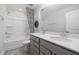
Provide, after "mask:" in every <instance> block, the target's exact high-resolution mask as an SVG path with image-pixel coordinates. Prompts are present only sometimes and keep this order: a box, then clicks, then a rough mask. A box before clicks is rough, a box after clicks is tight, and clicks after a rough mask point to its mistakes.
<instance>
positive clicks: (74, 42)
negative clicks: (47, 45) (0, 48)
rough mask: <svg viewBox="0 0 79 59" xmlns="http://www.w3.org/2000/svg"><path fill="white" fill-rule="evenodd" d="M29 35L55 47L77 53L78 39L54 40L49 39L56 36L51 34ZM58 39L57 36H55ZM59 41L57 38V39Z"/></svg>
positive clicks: (78, 49)
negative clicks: (55, 45) (48, 42)
mask: <svg viewBox="0 0 79 59" xmlns="http://www.w3.org/2000/svg"><path fill="white" fill-rule="evenodd" d="M31 35H34V36H36V37H39V38H42V39H44V40H47V41H50V42H52V43H55V44H57V45H60V46H62V47H65V48H68V49H70V50H73V51H75V52H77V53H79V39H78V38H68V39H69V40H68V41H67V40H63V41H61V40H58V41H57V40H56V39H53V38H50V37H54V36H56V35H53V34H52V35H51V34H41V33H31ZM57 36H58V37H59V35H57ZM58 39H59V38H58Z"/></svg>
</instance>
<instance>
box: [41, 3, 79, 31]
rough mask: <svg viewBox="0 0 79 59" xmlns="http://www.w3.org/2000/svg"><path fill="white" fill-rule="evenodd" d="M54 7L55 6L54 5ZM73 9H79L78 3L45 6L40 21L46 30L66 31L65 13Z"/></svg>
mask: <svg viewBox="0 0 79 59" xmlns="http://www.w3.org/2000/svg"><path fill="white" fill-rule="evenodd" d="M54 7H56V6H54ZM75 9H79V5H75V4H74V5H67V6H63V7H61V6H60V8H59V7H58V8H53V6H52V5H51V7H47V8H46V9H44V10H43V11H42V12H41V13H42V21H43V22H44V28H45V30H46V31H57V32H61V31H66V26H65V25H66V23H65V21H66V13H67V12H69V11H72V10H75Z"/></svg>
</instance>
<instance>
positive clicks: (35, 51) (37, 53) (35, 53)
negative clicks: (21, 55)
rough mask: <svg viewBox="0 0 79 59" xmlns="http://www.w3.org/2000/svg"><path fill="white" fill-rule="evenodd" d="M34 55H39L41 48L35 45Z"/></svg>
mask: <svg viewBox="0 0 79 59" xmlns="http://www.w3.org/2000/svg"><path fill="white" fill-rule="evenodd" d="M33 55H39V49H38V48H36V47H35V46H34V47H33Z"/></svg>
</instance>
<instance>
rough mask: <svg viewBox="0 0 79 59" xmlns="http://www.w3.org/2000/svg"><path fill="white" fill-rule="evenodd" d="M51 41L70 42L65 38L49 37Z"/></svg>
mask: <svg viewBox="0 0 79 59" xmlns="http://www.w3.org/2000/svg"><path fill="white" fill-rule="evenodd" d="M51 39H52V40H55V41H60V42H71V41H72V40H71V39H68V38H65V37H51Z"/></svg>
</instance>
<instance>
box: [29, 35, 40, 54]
mask: <svg viewBox="0 0 79 59" xmlns="http://www.w3.org/2000/svg"><path fill="white" fill-rule="evenodd" d="M30 53H31V54H32V55H38V54H39V39H38V38H37V37H35V36H31V38H30Z"/></svg>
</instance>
